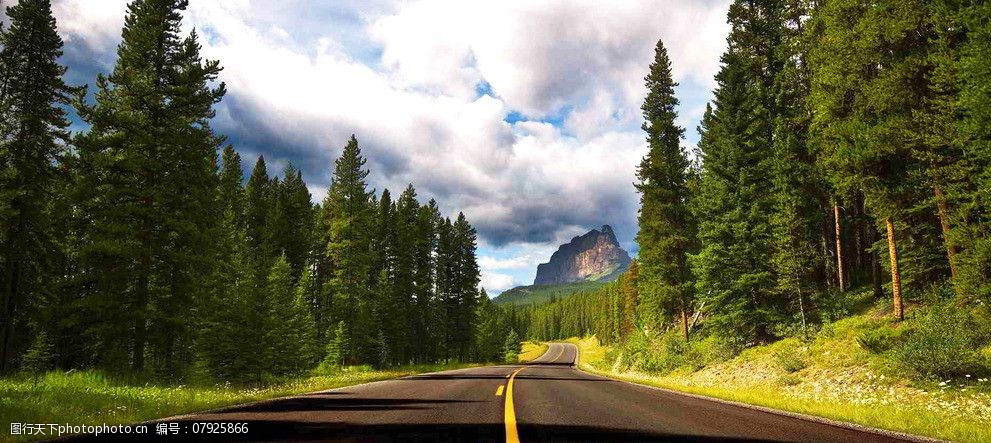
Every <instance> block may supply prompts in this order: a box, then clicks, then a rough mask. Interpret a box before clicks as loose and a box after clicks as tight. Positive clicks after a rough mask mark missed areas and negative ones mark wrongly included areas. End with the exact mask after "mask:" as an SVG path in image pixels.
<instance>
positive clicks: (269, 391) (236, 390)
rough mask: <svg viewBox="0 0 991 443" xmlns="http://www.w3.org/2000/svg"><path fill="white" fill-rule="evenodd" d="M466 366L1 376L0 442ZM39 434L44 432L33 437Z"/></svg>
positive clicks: (54, 373) (88, 372)
mask: <svg viewBox="0 0 991 443" xmlns="http://www.w3.org/2000/svg"><path fill="white" fill-rule="evenodd" d="M467 366H474V365H466V364H451V365H419V366H410V367H402V368H394V369H385V370H373V369H370V368H366V367H361V368H347V369H345V370H343V371H341V372H339V373H335V374H329V375H319V376H312V377H305V378H299V379H295V380H289V381H284V382H280V383H275V384H270V385H266V386H261V387H235V386H226V385H221V386H182V385H178V386H153V385H132V384H125V383H119V382H114V381H112V380H110V379H109V378H107V377H105V376H104V375H103V374H101V373H99V372H96V371H84V372H72V373H61V372H51V373H48V374H47V375H45V376H44V377H42V378H40V379H39V380H38V383H37V384H35V383H34V382H33V381H32V380H29V379H23V378H2V379H0V425H2V426H8V428H7V429H2V430H0V441H15V440H14V439H13V437H12V436H10V435H9V424H10V423H11V422H18V423H63V424H64V423H70V424H73V425H80V424H86V425H97V424H104V423H105V424H108V425H111V424H121V423H135V422H141V421H146V420H151V419H155V418H162V417H168V416H172V415H179V414H186V413H190V412H197V411H204V410H209V409H214V408H219V407H222V406H228V405H235V404H240V403H248V402H253V401H258V400H264V399H269V398H277V397H284V396H289V395H295V394H300V393H304V392H312V391H319V390H324V389H332V388H339V387H343V386H351V385H356V384H361V383H367V382H372V381H378V380H385V379H390V378H396V377H404V376H408V375H414V374H418V373H423V372H433V371H440V370H445V369H455V368H459V367H467ZM39 438H45V436H38V437H35V439H39ZM49 438H50V436H49ZM24 439H25V438H23V437H22V438H21V440H24Z"/></svg>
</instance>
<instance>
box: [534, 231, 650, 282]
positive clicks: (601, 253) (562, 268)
mask: <svg viewBox="0 0 991 443" xmlns="http://www.w3.org/2000/svg"><path fill="white" fill-rule="evenodd" d="M630 261H631V259H630V254H628V253H627V252H626V251H625V250H623V248H622V247H621V246H620V245H619V241H617V240H616V234H615V233H614V232H613V230H612V227H611V226H609V225H603V226H602V228H600V229H593V230H591V231H589V232H587V233H585V234H583V235H579V236H577V237H575V238H572V239H571V241H570V242H568V243H567V244H564V245H561V247H559V248H558V250H557V251H556V252H554V254H553V255H551V259H550V261H548V262H547V263H542V264H540V265H538V266H537V278H535V279H534V281H533V284H534V285H556V284H563V283H571V282H575V281H579V280H590V281H609V280H614V279H616V277H618V276H619V275H620V274H622V273H623V272H624V271H626V268H628V267H629V265H630Z"/></svg>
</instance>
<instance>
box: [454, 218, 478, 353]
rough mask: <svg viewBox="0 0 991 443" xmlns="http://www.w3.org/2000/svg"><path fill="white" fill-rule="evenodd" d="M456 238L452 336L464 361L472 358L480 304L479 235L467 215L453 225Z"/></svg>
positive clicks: (455, 346) (455, 347)
mask: <svg viewBox="0 0 991 443" xmlns="http://www.w3.org/2000/svg"><path fill="white" fill-rule="evenodd" d="M451 228H452V229H451V233H452V235H453V239H452V240H453V245H452V246H453V248H454V249H453V260H454V264H453V266H454V269H453V271H454V276H453V285H452V288H451V290H452V294H450V296H451V298H452V300H451V303H452V305H453V308H454V309H453V310H454V321H455V323H454V327H453V328H452V330H451V332H450V334H451V336H452V338H453V339H454V340H452V342H453V344H454V349H455V350H456V353H457V356H458V358H459V359H460V360H461V361H465V360H467V359H468V357H469V355H470V346H471V338H472V337H473V336H474V334H475V330H474V328H475V324H476V318H475V308H476V306H477V305H476V303H477V301H478V298H477V296H478V282H479V280H480V273H479V269H478V263H477V261H476V259H475V249H476V242H477V234H476V232H475V228H473V227H472V226H471V225H470V224H469V223H468V219H467V218H466V217H465V215H464V213H460V212H459V213H458V218H457V219H456V220H455V221H454V224H453V225H452V226H451Z"/></svg>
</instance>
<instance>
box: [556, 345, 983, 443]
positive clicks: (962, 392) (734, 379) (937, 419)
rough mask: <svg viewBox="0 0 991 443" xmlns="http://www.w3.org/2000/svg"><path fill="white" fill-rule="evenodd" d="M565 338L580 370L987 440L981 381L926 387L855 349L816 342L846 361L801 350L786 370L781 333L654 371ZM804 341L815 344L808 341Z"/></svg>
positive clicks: (882, 426)
mask: <svg viewBox="0 0 991 443" xmlns="http://www.w3.org/2000/svg"><path fill="white" fill-rule="evenodd" d="M568 341H569V342H571V343H574V344H576V345H578V347H579V349H580V356H581V358H580V367H581V368H582V369H583V370H586V371H588V372H592V373H595V374H599V375H603V376H607V377H611V378H616V379H620V380H626V381H630V382H634V383H640V384H644V385H650V386H656V387H660V388H666V389H671V390H676V391H682V392H688V393H692V394H698V395H704V396H709V397H715V398H720V399H724V400H730V401H736V402H741V403H748V404H753V405H758V406H764V407H769V408H773V409H778V410H783V411H789V412H796V413H800V414H808V415H815V416H820V417H825V418H829V419H833V420H839V421H844V422H850V423H857V424H860V425H864V426H869V427H873V428H880V429H887V430H891V431H898V432H905V433H909V434H915V435H920V436H926V437H931V438H937V439H944V440H952V441H961V442H987V441H991V414H989V411H991V396H989V394H988V391H987V389H986V388H983V387H980V385H979V383H981V382H975V383H974V384H972V385H963V384H960V385H956V386H951V388H950V389H947V384H943V385H942V386H940V385H939V384H936V386H938V388H936V389H931V388H930V389H926V388H928V387H927V386H916V385H913V384H912V383H910V382H907V381H906V380H904V379H899V378H898V377H892V376H890V375H889V376H887V377H886V376H885V375H884V374H877V373H876V372H877V370H876V368H874V369H872V368H871V365H870V364H869V362H863V361H860V360H859V358H860V357H862V356H858V355H856V354H857V353H856V352H852V354H854V355H852V356H851V355H841V354H844V353H842V352H837V350H836V349H833V350H832V351H830V350H828V349H827V350H823V349H816V350H817V351H819V352H824V353H825V355H821V354H819V355H820V357H821V358H823V359H826V360H827V361H833V362H835V359H839V360H843V361H845V362H846V363H848V364H847V365H839V366H831V365H829V364H826V363H822V362H818V361H817V360H816V359H812V358H809V360H810V361H808V366H807V367H805V368H802V369H800V370H798V371H791V372H789V371H787V370H784V369H782V368H781V367H780V366H781V365H780V364H779V363H776V362H775V360H776V359H779V357H777V356H779V355H782V351H783V350H784V349H785V348H788V347H792V346H796V343H791V342H788V341H786V340H782V341H781V342H778V343H774V344H771V345H767V346H762V347H757V348H752V349H751V350H748V351H746V352H744V353H743V354H741V355H740V356H738V357H736V358H734V359H731V360H729V361H726V362H723V363H719V364H715V365H711V366H707V367H704V368H701V369H698V370H696V371H691V370H679V371H674V372H672V373H668V374H663V375H659V374H645V373H641V372H636V371H631V370H621V369H618V367H619V366H620V365H618V364H617V363H616V361H613V360H612V359H610V358H608V355H611V354H612V352H610V349H609V348H608V347H605V346H602V345H600V344H599V342H598V340H597V339H596V338H595V337H591V338H584V339H577V338H572V339H569V340H568ZM829 344H832V345H834V346H835V345H838V343H836V342H835V341H831V342H830V343H819V346H818V347H819V348H828V347H829V346H828V345H829ZM809 347H810V348H817V346H816V343H813V344H811V345H810V346H809ZM808 351H809V350H808V349H806V350H805V352H808ZM838 354H840V355H838ZM846 354H851V353H846ZM941 383H942V382H941Z"/></svg>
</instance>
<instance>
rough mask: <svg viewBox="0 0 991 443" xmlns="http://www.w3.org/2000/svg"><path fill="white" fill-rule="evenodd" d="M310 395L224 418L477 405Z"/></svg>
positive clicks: (242, 408) (235, 411) (242, 409)
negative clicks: (287, 413) (251, 415)
mask: <svg viewBox="0 0 991 443" xmlns="http://www.w3.org/2000/svg"><path fill="white" fill-rule="evenodd" d="M321 395H327V394H319V395H307V396H303V397H301V398H287V399H283V400H278V401H274V402H266V403H261V404H255V405H247V406H239V407H233V408H230V409H224V410H223V413H224V414H238V413H242V412H264V413H269V412H304V411H386V410H388V411H394V410H398V409H428V408H430V407H431V405H441V404H447V403H476V401H474V400H425V399H400V398H353V397H352V398H333V397H329V396H328V397H321Z"/></svg>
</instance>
